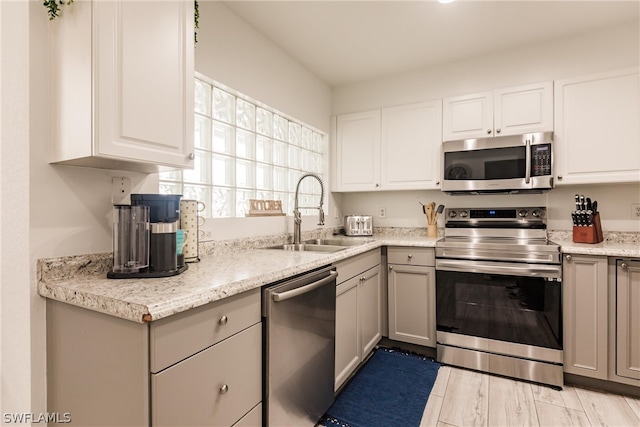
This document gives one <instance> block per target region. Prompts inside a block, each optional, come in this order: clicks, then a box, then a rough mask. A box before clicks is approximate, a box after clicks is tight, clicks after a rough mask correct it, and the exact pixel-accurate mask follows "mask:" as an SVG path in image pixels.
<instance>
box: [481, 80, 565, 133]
mask: <svg viewBox="0 0 640 427" xmlns="http://www.w3.org/2000/svg"><path fill="white" fill-rule="evenodd" d="M493 95H494V98H493V100H494V115H493V126H494V133H495V136H500V135H519V134H523V133H531V132H547V131H553V83H552V82H545V83H539V84H532V85H526V86H516V87H511V88H506V89H499V90H495V91H494V93H493Z"/></svg>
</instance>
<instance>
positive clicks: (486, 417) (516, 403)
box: [421, 366, 640, 427]
mask: <svg viewBox="0 0 640 427" xmlns="http://www.w3.org/2000/svg"><path fill="white" fill-rule="evenodd" d="M421 426H438V427H450V426H458V427H462V426H465V427H466V426H553V427H556V426H634V427H638V426H640V399H637V398H633V397H628V396H621V395H617V394H612V393H607V392H602V391H594V390H589V389H584V388H578V387H573V386H565V387H564V388H563V389H562V390H561V391H556V390H554V389H552V388H550V387H544V386H538V385H534V384H529V383H526V382H522V381H513V380H509V379H506V378H502V377H496V376H493V375H487V374H482V373H478V372H474V371H468V370H465V369H458V368H453V367H449V366H443V367H441V368H440V369H439V371H438V377H437V379H436V382H435V384H434V386H433V389H432V391H431V395H430V397H429V401H428V402H427V406H426V408H425V410H424V415H423V417H422V423H421Z"/></svg>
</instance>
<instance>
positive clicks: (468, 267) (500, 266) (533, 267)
mask: <svg viewBox="0 0 640 427" xmlns="http://www.w3.org/2000/svg"><path fill="white" fill-rule="evenodd" d="M436 270H442V271H457V272H462V273H482V274H502V275H510V276H527V277H544V278H550V279H556V280H557V281H560V280H561V278H562V269H561V267H560V266H559V265H545V264H516V263H504V262H491V261H469V260H464V261H461V260H455V259H437V260H436Z"/></svg>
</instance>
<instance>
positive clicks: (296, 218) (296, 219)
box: [293, 172, 324, 244]
mask: <svg viewBox="0 0 640 427" xmlns="http://www.w3.org/2000/svg"><path fill="white" fill-rule="evenodd" d="M307 177H313V178H315V179H317V180H318V182H319V183H320V204H319V205H318V206H313V207H310V206H303V207H302V208H300V207H298V191H299V190H300V183H301V182H302V180H303V179H305V178H307ZM323 202H324V183H323V182H322V178H320V176H319V175H317V174H315V173H311V172H307V173H305V174H303V175H302V176H301V177H300V179H299V180H298V184H297V185H296V199H295V204H294V206H293V243H294V244H300V236H301V234H302V233H301V231H300V228H301V225H302V215H301V214H300V209H318V225H324V211H323V210H322V203H323Z"/></svg>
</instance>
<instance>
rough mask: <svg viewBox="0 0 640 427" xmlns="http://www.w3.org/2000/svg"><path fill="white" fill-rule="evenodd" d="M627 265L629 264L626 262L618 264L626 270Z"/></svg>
mask: <svg viewBox="0 0 640 427" xmlns="http://www.w3.org/2000/svg"><path fill="white" fill-rule="evenodd" d="M628 267H629V264H627V263H626V262H623V263H621V264H620V268H621V269H623V270H626V269H627V268H628Z"/></svg>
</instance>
